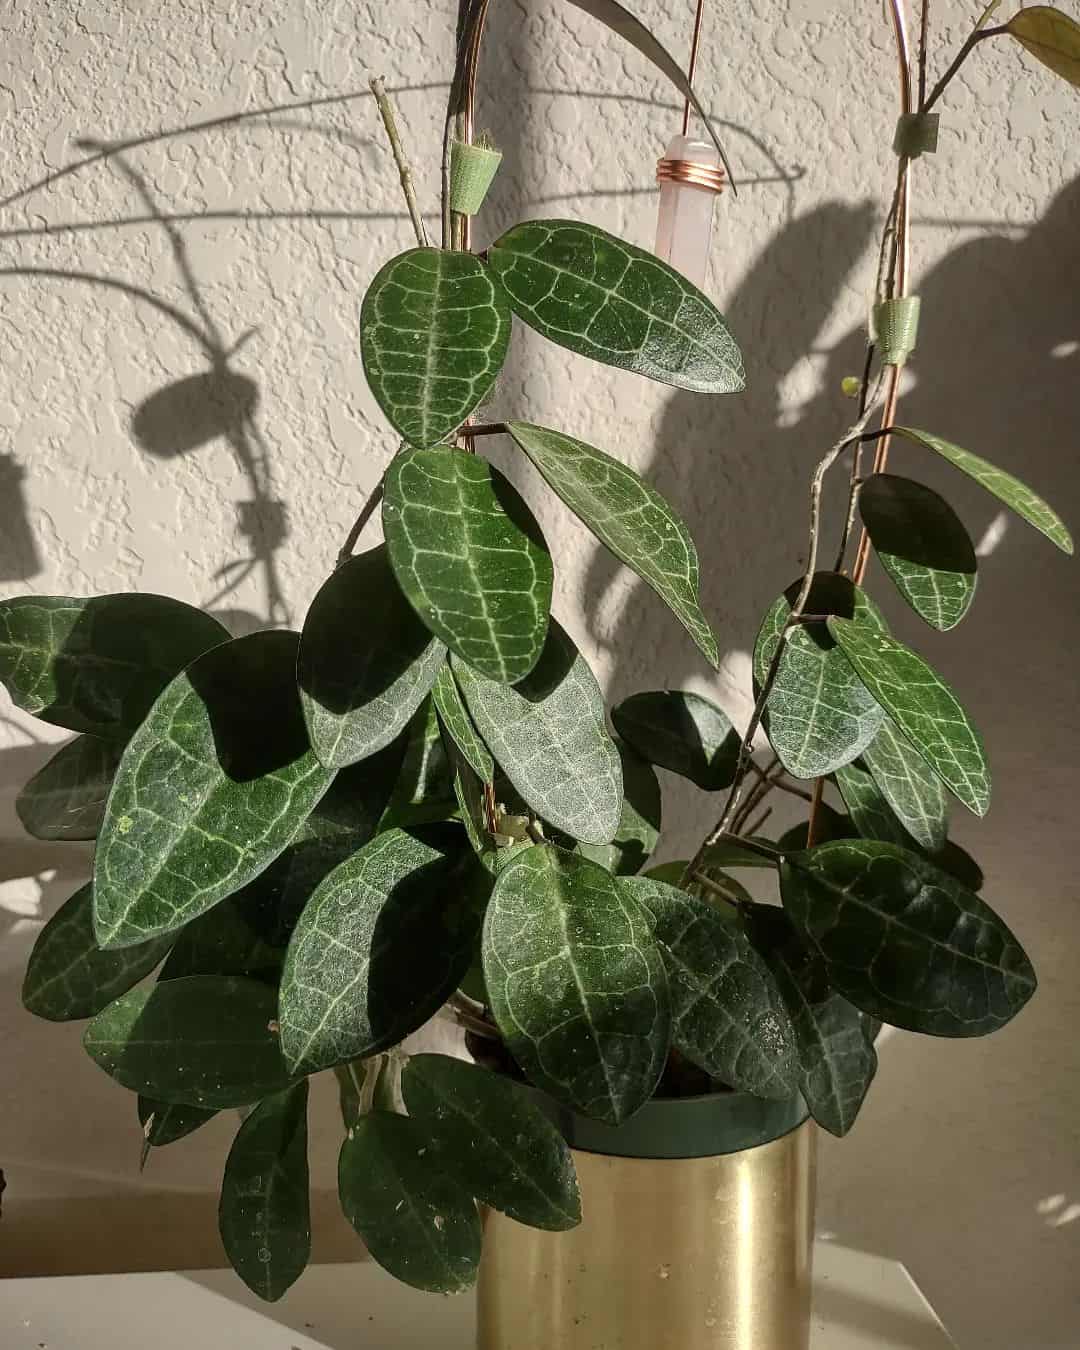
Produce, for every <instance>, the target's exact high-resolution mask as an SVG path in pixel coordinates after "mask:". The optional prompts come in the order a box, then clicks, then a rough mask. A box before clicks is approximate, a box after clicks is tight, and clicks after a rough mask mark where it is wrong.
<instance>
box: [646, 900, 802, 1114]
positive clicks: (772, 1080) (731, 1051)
mask: <svg viewBox="0 0 1080 1350" xmlns="http://www.w3.org/2000/svg"><path fill="white" fill-rule="evenodd" d="M619 884H620V886H621V887H622V888H623V890H624V891H625V892H628V893H629V894H630V895H631V896H633V898H634V899H635V900H636V901H637V903H638V904H639V905H640V906H641V907H642V909H644V910H645V912H646V913H647V914H648V915H649V917H650V918H651V920H652V926H653V935H654V936H655V938H656V941H657V942H658V943H659V945H660V950H661V952H662V953H663V957H664V964H665V966H666V967H667V972H668V984H669V987H670V989H671V1016H672V1039H673V1041H674V1044H675V1046H676V1048H677V1049H678V1050H680V1051H682V1053H683V1054H684V1055H686V1057H687V1058H688V1059H689V1060H691V1062H692V1063H694V1064H697V1065H698V1066H699V1067H700V1068H702V1069H704V1070H705V1071H706V1072H707V1073H709V1074H711V1075H712V1076H713V1077H714V1078H719V1079H720V1080H721V1081H722V1082H724V1083H727V1084H728V1086H730V1087H733V1088H735V1089H736V1090H738V1091H740V1092H750V1093H753V1094H754V1095H755V1096H758V1097H771V1098H778V1099H782V1098H785V1097H789V1096H790V1095H791V1094H792V1093H793V1092H794V1091H795V1087H796V1070H797V1063H796V1057H795V1035H794V1032H793V1030H792V1027H791V1021H790V1019H789V1017H788V1014H787V1010H786V1009H785V1007H784V1004H783V1001H782V1000H781V998H780V993H779V991H778V989H777V988H776V983H775V981H774V980H773V977H772V975H771V973H770V972H769V970H768V968H767V966H766V965H765V962H764V961H763V960H762V958H761V957H760V956H759V955H758V953H757V952H756V951H755V950H754V948H753V947H752V946H751V945H750V942H749V940H748V939H747V937H746V935H745V934H744V933H743V932H742V930H741V929H740V928H739V927H738V926H737V925H736V924H733V923H731V922H730V921H729V919H728V917H727V915H726V914H724V913H723V912H722V906H721V908H718V907H717V906H716V905H715V904H710V903H709V902H707V901H705V900H700V899H697V898H695V897H694V896H691V895H687V894H686V893H685V892H684V891H681V890H678V889H676V888H675V887H674V886H669V885H666V884H665V883H664V882H662V881H657V880H655V879H653V878H650V877H625V878H623V880H622V881H621V882H620V883H619Z"/></svg>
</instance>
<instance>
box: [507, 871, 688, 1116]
mask: <svg viewBox="0 0 1080 1350" xmlns="http://www.w3.org/2000/svg"><path fill="white" fill-rule="evenodd" d="M484 979H485V982H486V984H487V990H488V996H489V998H490V999H491V1011H492V1013H493V1014H494V1017H495V1020H496V1022H497V1023H498V1026H499V1030H500V1031H501V1032H502V1034H503V1037H504V1039H505V1041H506V1045H507V1048H508V1049H509V1051H510V1053H511V1054H512V1055H513V1056H514V1058H515V1059H516V1060H517V1062H518V1063H519V1064H520V1065H521V1067H522V1068H523V1069H524V1070H525V1072H526V1074H528V1076H529V1078H531V1079H532V1081H533V1082H534V1083H535V1084H536V1086H537V1087H540V1088H543V1089H544V1091H546V1092H550V1093H551V1095H552V1096H553V1097H555V1098H556V1099H557V1100H558V1101H561V1102H563V1103H564V1104H566V1105H568V1106H572V1107H574V1108H575V1109H577V1110H578V1111H582V1112H584V1114H586V1115H589V1116H595V1117H597V1118H598V1119H600V1120H604V1121H607V1122H608V1124H610V1125H618V1124H620V1123H621V1122H622V1121H624V1120H626V1119H627V1117H629V1116H631V1115H633V1113H634V1112H635V1111H636V1110H637V1109H638V1108H639V1107H641V1106H643V1105H644V1104H645V1102H647V1101H648V1100H649V1098H650V1096H651V1095H652V1093H653V1090H654V1089H655V1087H656V1084H657V1082H658V1081H659V1078H660V1074H661V1071H662V1070H663V1067H664V1061H665V1059H666V1058H667V1052H668V1045H669V1043H670V1030H671V1028H670V1014H669V1007H668V989H667V978H666V976H665V974H664V963H663V960H662V958H661V955H660V951H659V948H658V947H657V945H656V943H655V942H654V940H653V938H652V935H651V934H650V932H649V925H648V922H647V920H646V918H645V915H644V914H643V913H642V911H641V909H640V907H639V906H638V904H637V903H636V901H634V900H633V899H632V897H631V896H630V894H629V892H624V891H623V890H621V889H620V887H619V885H618V884H617V883H616V881H615V878H614V877H612V876H611V875H610V873H608V872H605V871H604V869H603V868H602V867H598V866H597V864H596V863H593V862H590V861H589V860H588V859H587V858H580V857H577V856H576V855H574V854H572V853H566V852H564V851H563V850H562V849H558V848H553V847H551V846H550V845H545V846H536V847H533V848H530V849H526V850H524V851H523V852H521V853H520V854H518V856H517V857H516V858H515V859H514V860H513V861H512V862H511V863H509V864H508V866H507V867H505V868H504V869H503V871H502V872H501V874H500V875H499V878H498V880H497V881H496V883H495V889H494V891H493V892H492V896H491V901H490V903H489V905H488V910H487V917H486V919H485V922H484Z"/></svg>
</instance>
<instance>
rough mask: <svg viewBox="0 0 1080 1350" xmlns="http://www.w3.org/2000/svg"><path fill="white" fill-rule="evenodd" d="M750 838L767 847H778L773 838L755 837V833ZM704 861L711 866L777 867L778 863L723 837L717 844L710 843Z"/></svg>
mask: <svg viewBox="0 0 1080 1350" xmlns="http://www.w3.org/2000/svg"><path fill="white" fill-rule="evenodd" d="M750 838H751V839H752V840H753V842H754V843H757V844H763V845H764V846H765V847H766V848H773V849H775V848H776V847H777V846H776V844H774V843H773V841H772V840H771V839H761V838H755V837H754V836H753V835H751V836H750ZM702 861H703V862H705V863H707V864H708V865H709V866H710V867H775V866H776V865H777V862H776V861H771V860H770V859H769V858H766V857H765V856H764V855H763V854H761V853H758V852H757V851H756V850H753V849H749V848H744V847H743V845H742V844H740V843H738V842H737V841H736V840H734V839H721V840H719V842H717V843H715V844H710V845H709V847H708V848H707V849H706V850H705V857H704V858H703V859H702ZM777 861H779V860H777Z"/></svg>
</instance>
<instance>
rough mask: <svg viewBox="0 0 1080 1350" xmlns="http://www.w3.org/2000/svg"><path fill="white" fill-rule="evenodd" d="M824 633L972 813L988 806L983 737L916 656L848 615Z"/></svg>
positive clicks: (938, 678)
mask: <svg viewBox="0 0 1080 1350" xmlns="http://www.w3.org/2000/svg"><path fill="white" fill-rule="evenodd" d="M829 632H830V633H831V634H832V635H833V637H834V638H835V639H836V641H837V642H838V643H839V644H840V646H841V648H842V649H843V652H844V655H845V656H846V657H847V658H848V660H849V661H850V662H851V665H852V668H853V669H854V670H855V672H856V673H857V675H858V677H859V679H860V680H862V682H863V683H864V684H865V685H866V687H867V689H868V690H869V691H870V693H871V694H872V695H873V697H874V698H875V699H876V700H877V701H878V703H880V704H881V706H882V707H883V708H884V709H885V711H886V712H887V713H888V715H889V716H890V717H891V718H892V720H893V721H894V722H895V723H896V725H897V727H898V728H899V729H900V731H901V732H902V733H903V735H905V736H906V737H907V739H908V740H909V741H910V742H911V743H912V745H913V746H915V748H916V749H917V750H918V752H919V754H920V755H922V757H923V758H924V759H925V760H926V762H927V763H928V764H929V765H930V767H931V769H933V771H934V772H935V773H936V774H937V776H938V777H939V778H940V779H941V781H942V782H943V783H944V784H945V786H946V787H947V788H949V790H950V791H951V792H952V793H954V794H955V796H956V797H957V798H959V800H960V801H961V802H963V804H964V805H965V806H966V807H967V808H968V810H969V811H973V812H974V813H975V815H977V816H983V815H985V814H986V812H987V809H988V808H989V806H990V767H989V765H988V764H987V760H986V748H985V746H984V745H983V741H982V737H981V736H980V735H979V732H978V731H977V729H976V728H975V726H974V724H973V723H972V721H971V719H970V718H969V717H968V715H967V713H966V712H965V711H964V709H963V707H962V706H961V704H960V701H959V700H958V699H957V697H956V695H955V694H954V693H953V691H952V690H951V689H950V688H949V686H948V685H947V684H946V683H945V681H944V680H943V679H942V678H941V676H940V675H938V674H937V673H936V672H935V671H933V670H932V669H931V668H930V667H929V666H928V665H927V664H926V662H925V661H924V660H923V659H922V657H921V656H918V655H916V653H915V652H913V651H912V650H911V649H910V648H909V647H905V646H904V644H903V643H902V642H897V641H896V639H895V638H891V637H889V636H888V635H887V634H886V633H871V632H868V631H867V630H866V629H865V628H862V627H860V626H859V625H858V624H854V623H851V622H850V621H849V620H847V619H836V618H833V619H830V620H829Z"/></svg>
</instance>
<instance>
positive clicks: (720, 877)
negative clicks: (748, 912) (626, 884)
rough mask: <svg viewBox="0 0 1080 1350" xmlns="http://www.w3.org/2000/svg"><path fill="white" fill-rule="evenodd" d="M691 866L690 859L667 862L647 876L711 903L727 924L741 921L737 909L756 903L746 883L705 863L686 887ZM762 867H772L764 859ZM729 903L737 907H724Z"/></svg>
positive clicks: (652, 869)
mask: <svg viewBox="0 0 1080 1350" xmlns="http://www.w3.org/2000/svg"><path fill="white" fill-rule="evenodd" d="M688 865H689V859H688V858H680V859H679V860H678V861H677V862H666V863H661V864H660V865H659V866H658V867H650V868H649V870H648V871H647V872H646V873H645V876H646V877H648V878H649V880H650V881H662V882H664V883H665V885H667V886H674V887H676V888H677V889H678V890H680V891H684V892H685V893H686V894H687V895H693V896H696V897H697V899H699V900H707V901H708V902H709V903H710V904H711V905H712V908H713V909H714V910H715V912H716V913H717V915H719V917H720V918H721V919H723V920H724V921H725V922H727V921H731V922H736V921H737V919H738V911H737V910H736V908H735V906H736V905H741V904H742V903H744V902H746V903H747V904H750V903H752V902H753V896H752V895H751V894H750V892H749V891H748V890H747V889H746V887H745V886H744V885H743V884H742V882H740V881H736V880H735V878H734V877H730V876H728V874H727V873H726V872H725V871H723V869H722V868H720V867H717V866H715V865H713V864H710V863H708V862H705V861H703V862H700V863H698V865H697V867H696V868H695V870H694V874H693V876H692V877H689V878H688V879H687V881H686V884H685V885H684V884H683V876H684V875H685V873H686V869H687V866H688ZM762 865H763V866H771V864H769V863H766V862H765V860H764V859H762ZM736 866H738V864H736ZM718 897H719V899H720V903H719V904H717V903H716V902H717V898H718ZM728 900H730V901H732V902H733V903H732V904H726V903H724V902H725V901H728Z"/></svg>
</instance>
